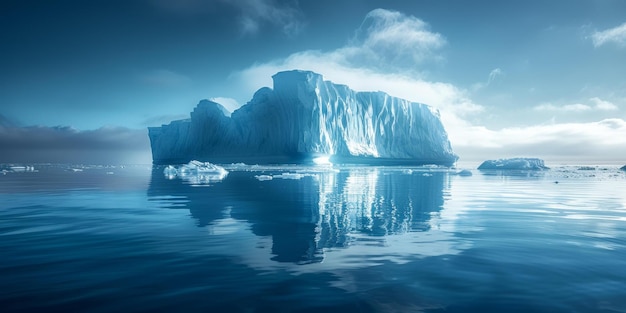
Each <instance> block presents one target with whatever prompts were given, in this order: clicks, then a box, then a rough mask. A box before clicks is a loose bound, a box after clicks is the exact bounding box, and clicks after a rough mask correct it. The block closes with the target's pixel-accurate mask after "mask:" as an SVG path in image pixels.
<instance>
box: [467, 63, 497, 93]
mask: <svg viewBox="0 0 626 313" xmlns="http://www.w3.org/2000/svg"><path fill="white" fill-rule="evenodd" d="M502 75H504V72H503V71H502V70H501V69H500V68H494V69H493V70H491V72H489V76H487V81H486V82H478V83H475V84H474V85H472V90H473V91H478V90H480V89H483V88H485V87H487V86H489V85H491V83H493V82H494V81H495V80H496V79H497V78H498V77H500V76H502Z"/></svg>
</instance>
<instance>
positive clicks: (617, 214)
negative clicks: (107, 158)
mask: <svg viewBox="0 0 626 313" xmlns="http://www.w3.org/2000/svg"><path fill="white" fill-rule="evenodd" d="M224 167H226V169H227V170H229V173H228V175H227V176H226V177H225V178H223V179H222V180H216V179H207V178H206V177H197V176H191V177H182V178H181V177H168V176H166V175H164V168H163V167H154V168H153V167H152V166H108V167H103V166H69V165H35V166H34V170H33V171H30V170H31V169H28V170H24V171H19V172H14V171H5V172H2V173H0V312H3V313H9V312H626V172H624V171H620V170H619V169H618V167H616V166H609V167H602V166H599V167H582V168H579V167H576V166H562V167H558V166H557V167H554V168H552V169H551V170H547V171H543V172H494V171H491V172H481V171H478V170H472V174H473V175H471V176H463V175H457V173H456V172H457V171H456V170H449V169H440V168H428V167H364V166H332V167H330V166H326V167H314V166H246V165H242V164H233V165H225V166H224Z"/></svg>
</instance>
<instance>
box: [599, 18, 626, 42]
mask: <svg viewBox="0 0 626 313" xmlns="http://www.w3.org/2000/svg"><path fill="white" fill-rule="evenodd" d="M591 40H592V41H593V45H594V47H599V46H602V45H605V44H607V43H614V44H617V45H619V46H622V47H626V23H624V24H622V25H619V26H617V27H614V28H609V29H606V30H603V31H596V32H594V33H593V34H592V35H591Z"/></svg>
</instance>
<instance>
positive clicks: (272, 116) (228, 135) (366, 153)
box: [149, 70, 458, 166]
mask: <svg viewBox="0 0 626 313" xmlns="http://www.w3.org/2000/svg"><path fill="white" fill-rule="evenodd" d="M272 78H273V80H274V89H270V88H267V87H264V88H261V89H259V90H258V91H257V92H256V93H255V94H254V96H253V98H252V100H251V101H250V102H248V103H247V104H246V105H244V106H242V107H241V108H239V109H238V110H236V111H234V112H232V114H230V115H229V114H228V111H227V110H226V109H225V108H224V107H223V106H222V105H220V104H218V103H216V102H212V101H209V100H202V101H200V103H199V104H198V106H197V107H196V108H195V109H194V111H193V112H192V113H191V118H190V119H186V120H178V121H173V122H171V123H170V124H167V125H162V126H160V127H150V128H149V136H150V143H151V147H152V159H153V163H155V164H172V163H185V162H188V161H189V160H193V159H195V160H203V161H211V162H215V163H233V162H245V163H309V162H312V160H313V159H316V158H319V157H320V156H323V157H326V156H328V158H329V159H330V161H331V162H333V163H396V164H413V165H415V164H417V165H421V164H437V165H444V166H451V165H452V164H454V162H456V160H457V158H458V157H457V156H456V155H455V154H454V153H453V151H452V148H451V146H450V141H449V140H448V135H447V133H446V131H445V129H444V127H443V125H442V123H441V120H440V118H439V112H438V111H437V110H435V109H433V108H431V107H430V106H427V105H425V104H421V103H414V102H410V101H407V100H403V99H399V98H395V97H391V96H389V95H387V94H386V93H383V92H356V91H354V90H352V89H350V88H348V87H347V86H345V85H338V84H334V83H332V82H329V81H324V80H323V77H322V75H319V74H316V73H313V72H310V71H299V70H294V71H285V72H279V73H277V74H276V75H274V76H273V77H272Z"/></svg>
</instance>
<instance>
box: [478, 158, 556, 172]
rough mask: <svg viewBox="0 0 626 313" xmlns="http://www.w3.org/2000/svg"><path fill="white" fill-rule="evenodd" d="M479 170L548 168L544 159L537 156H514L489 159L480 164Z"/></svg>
mask: <svg viewBox="0 0 626 313" xmlns="http://www.w3.org/2000/svg"><path fill="white" fill-rule="evenodd" d="M478 169H479V170H546V169H549V167H547V166H545V165H544V162H543V160H542V159H537V158H512V159H499V160H487V161H485V162H483V163H482V164H481V165H480V166H478Z"/></svg>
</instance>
